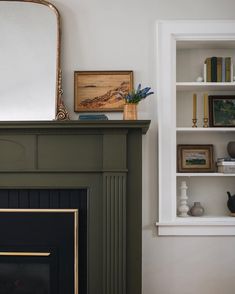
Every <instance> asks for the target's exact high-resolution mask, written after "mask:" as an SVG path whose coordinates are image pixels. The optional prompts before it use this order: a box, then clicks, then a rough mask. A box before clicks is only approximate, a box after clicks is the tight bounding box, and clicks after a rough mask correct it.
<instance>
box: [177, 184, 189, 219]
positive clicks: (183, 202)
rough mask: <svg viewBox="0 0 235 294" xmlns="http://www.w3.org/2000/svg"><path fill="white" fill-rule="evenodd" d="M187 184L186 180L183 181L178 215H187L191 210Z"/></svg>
mask: <svg viewBox="0 0 235 294" xmlns="http://www.w3.org/2000/svg"><path fill="white" fill-rule="evenodd" d="M187 189H188V187H187V185H186V182H185V181H182V182H181V186H180V199H179V200H180V203H179V207H178V211H179V214H178V216H180V217H187V216H188V212H189V206H188V204H187V200H188V196H187Z"/></svg>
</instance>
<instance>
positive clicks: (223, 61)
mask: <svg viewBox="0 0 235 294" xmlns="http://www.w3.org/2000/svg"><path fill="white" fill-rule="evenodd" d="M225 72H226V67H225V57H222V82H223V83H224V82H225V81H226V79H225Z"/></svg>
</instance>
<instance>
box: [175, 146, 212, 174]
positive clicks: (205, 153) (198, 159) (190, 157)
mask: <svg viewBox="0 0 235 294" xmlns="http://www.w3.org/2000/svg"><path fill="white" fill-rule="evenodd" d="M177 160H178V164H177V168H178V172H184V173H185V172H189V173H193V172H197V173H198V172H214V159H213V145H211V144H207V145H202V144H198V145H189V144H188V145H177Z"/></svg>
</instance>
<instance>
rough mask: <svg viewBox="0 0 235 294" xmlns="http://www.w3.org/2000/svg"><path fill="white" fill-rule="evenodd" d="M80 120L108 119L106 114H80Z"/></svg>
mask: <svg viewBox="0 0 235 294" xmlns="http://www.w3.org/2000/svg"><path fill="white" fill-rule="evenodd" d="M79 119H80V120H108V117H107V115H105V114H80V115H79Z"/></svg>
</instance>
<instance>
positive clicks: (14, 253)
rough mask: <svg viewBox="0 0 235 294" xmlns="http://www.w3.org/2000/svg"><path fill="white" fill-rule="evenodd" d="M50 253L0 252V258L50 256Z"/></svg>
mask: <svg viewBox="0 0 235 294" xmlns="http://www.w3.org/2000/svg"><path fill="white" fill-rule="evenodd" d="M50 255H51V253H50V252H8V251H7V252H0V256H45V257H47V256H50Z"/></svg>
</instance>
